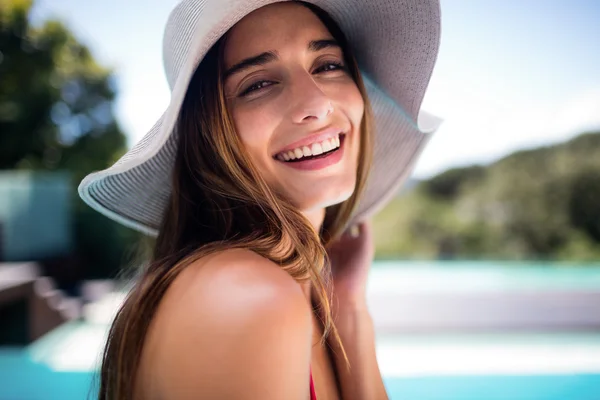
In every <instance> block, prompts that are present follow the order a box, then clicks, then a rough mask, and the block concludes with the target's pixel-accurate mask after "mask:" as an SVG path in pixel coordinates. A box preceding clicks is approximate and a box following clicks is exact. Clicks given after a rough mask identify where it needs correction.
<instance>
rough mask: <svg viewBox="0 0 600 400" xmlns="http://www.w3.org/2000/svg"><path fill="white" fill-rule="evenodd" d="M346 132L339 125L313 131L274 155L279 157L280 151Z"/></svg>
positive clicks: (317, 141)
mask: <svg viewBox="0 0 600 400" xmlns="http://www.w3.org/2000/svg"><path fill="white" fill-rule="evenodd" d="M345 133H346V131H344V130H343V129H342V128H340V127H337V126H332V127H329V128H325V129H322V130H320V131H318V132H316V133H313V134H312V135H309V136H307V137H305V138H303V139H302V140H298V141H297V142H294V143H292V144H290V145H288V146H286V147H284V148H283V149H281V150H279V151H277V152H276V153H275V154H274V155H273V157H274V158H277V154H279V153H283V152H286V151H290V150H294V149H295V148H297V147H302V146H308V145H309V144H313V143H319V142H322V141H324V140H327V139H331V138H334V137H337V136H338V135H339V134H345Z"/></svg>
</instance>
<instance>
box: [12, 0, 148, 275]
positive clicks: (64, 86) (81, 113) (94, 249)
mask: <svg viewBox="0 0 600 400" xmlns="http://www.w3.org/2000/svg"><path fill="white" fill-rule="evenodd" d="M32 6H33V4H32V1H31V0H0V77H2V79H0V169H28V170H46V171H54V170H67V171H69V172H70V173H71V175H72V177H73V189H74V190H73V194H74V196H76V190H75V188H76V186H77V184H78V183H79V182H80V181H81V179H82V178H83V177H84V176H85V175H87V174H88V173H90V172H92V171H96V170H100V169H103V168H106V167H107V166H109V165H110V164H111V163H112V162H114V161H115V160H116V159H117V158H118V157H119V156H120V155H122V154H123V153H124V152H125V150H126V138H125V136H124V134H123V132H122V131H121V129H120V128H119V125H118V124H117V122H116V121H115V117H114V114H113V101H114V99H115V95H116V88H115V79H114V76H113V72H112V71H111V70H110V69H108V68H105V67H103V66H101V65H99V64H98V63H97V62H96V60H94V57H93V55H92V53H91V51H90V50H89V48H88V47H86V46H85V45H84V44H82V43H80V42H79V41H78V40H77V38H76V37H75V36H74V35H73V34H72V33H71V32H70V31H69V29H68V28H67V27H66V26H64V25H63V24H62V23H61V22H59V21H54V20H48V21H45V22H44V23H43V24H41V26H33V25H32V23H31V19H30V16H31V10H32ZM74 203H75V204H76V206H75V210H74V213H75V226H74V229H75V240H76V250H77V251H76V255H77V259H78V260H79V264H80V265H81V266H83V268H84V269H85V272H84V273H83V275H84V277H101V276H107V275H111V274H114V272H115V271H116V270H117V268H118V267H119V264H120V263H121V261H122V259H123V254H124V252H125V251H126V249H127V247H128V246H129V245H130V244H131V243H132V241H134V240H135V239H137V235H135V234H134V233H133V232H132V231H130V230H127V229H126V228H122V227H121V226H118V225H117V224H115V223H113V222H111V221H109V220H107V219H106V218H105V217H101V216H99V215H95V214H94V212H91V210H90V209H89V207H87V205H85V204H84V203H83V202H82V201H80V200H79V199H78V198H77V199H76V201H75V202H74Z"/></svg>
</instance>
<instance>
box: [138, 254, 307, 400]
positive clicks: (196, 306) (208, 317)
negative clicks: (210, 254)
mask: <svg viewBox="0 0 600 400" xmlns="http://www.w3.org/2000/svg"><path fill="white" fill-rule="evenodd" d="M226 253H227V254H225V255H219V256H217V257H214V258H213V259H211V260H209V261H207V262H206V263H205V264H204V265H200V266H194V265H192V266H190V267H189V269H188V270H185V271H184V272H182V276H180V277H178V278H177V279H176V281H175V282H174V283H173V285H172V286H171V287H170V288H169V290H168V292H167V294H166V295H165V298H164V299H163V302H162V303H161V306H160V307H159V312H158V313H157V318H156V320H155V321H153V324H154V325H155V327H156V329H155V330H154V331H153V333H152V335H150V337H149V340H148V341H149V343H150V345H149V346H147V348H148V353H149V355H148V358H147V359H148V360H149V361H148V362H150V363H152V364H151V365H156V369H155V370H154V371H155V372H154V373H153V374H152V378H153V380H155V382H156V383H155V385H156V387H157V388H158V390H159V391H160V396H159V397H160V398H165V399H174V400H186V399H201V398H202V399H203V398H206V399H259V398H260V399H273V400H275V399H277V400H279V399H298V400H306V399H307V398H308V397H309V365H310V350H311V347H310V346H311V332H312V326H311V311H310V306H309V304H308V301H307V299H306V297H305V296H304V294H303V293H302V290H301V288H300V286H299V285H298V284H297V283H296V282H295V281H294V280H293V279H292V278H291V277H290V276H289V275H288V274H287V273H285V272H284V271H282V270H281V269H280V268H279V267H278V266H276V265H274V264H272V263H271V262H270V261H268V260H265V259H263V258H262V257H259V256H258V255H256V254H254V253H251V252H249V251H242V250H234V251H231V252H226ZM209 264H210V265H209ZM163 303H164V304H163ZM145 347H146V346H145Z"/></svg>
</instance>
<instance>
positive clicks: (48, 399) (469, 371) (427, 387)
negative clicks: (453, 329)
mask: <svg viewBox="0 0 600 400" xmlns="http://www.w3.org/2000/svg"><path fill="white" fill-rule="evenodd" d="M103 335H104V328H103V327H101V326H93V325H86V324H82V323H74V324H67V325H64V326H62V327H60V328H59V329H58V330H57V331H55V332H52V334H50V335H47V336H46V337H44V338H43V339H42V340H41V341H39V342H36V343H35V344H33V345H32V346H30V347H29V348H26V349H6V348H5V349H1V350H0V399H1V400H53V399H57V400H58V399H61V400H71V399H72V400H82V399H86V398H88V395H90V394H92V395H91V396H89V398H90V399H91V398H93V393H94V389H93V386H92V382H93V379H94V378H95V376H94V367H93V366H94V363H95V362H96V361H97V357H98V353H97V352H95V351H93V349H98V348H99V343H101V341H102V340H103ZM377 351H378V358H379V363H380V366H381V370H382V374H383V375H384V382H385V385H386V387H387V390H388V393H389V395H390V398H391V399H401V400H598V399H600V333H598V334H573V333H569V334H565V333H536V334H531V333H530V334H453V335H447V334H444V335H441V334H435V335H391V336H383V337H379V338H378V341H377Z"/></svg>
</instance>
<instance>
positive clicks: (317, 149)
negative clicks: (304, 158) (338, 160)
mask: <svg viewBox="0 0 600 400" xmlns="http://www.w3.org/2000/svg"><path fill="white" fill-rule="evenodd" d="M310 152H311V153H312V155H313V156H318V155H319V154H323V148H322V147H321V145H320V144H319V143H313V145H312V147H311V148H310Z"/></svg>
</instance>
